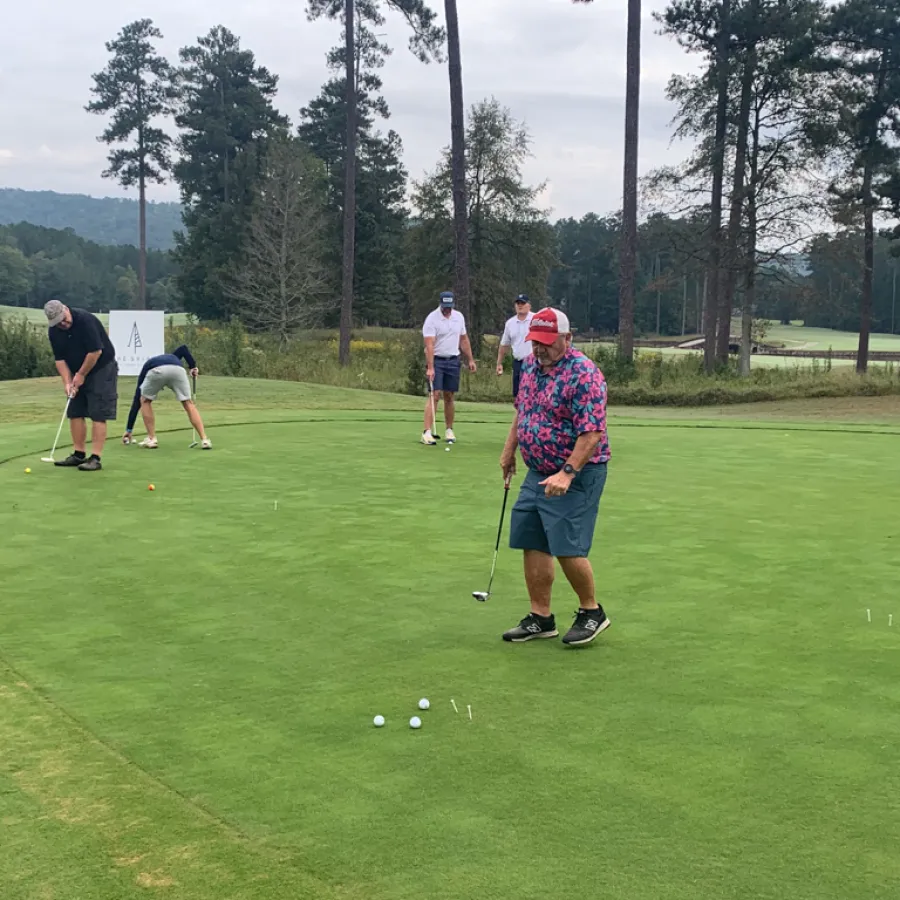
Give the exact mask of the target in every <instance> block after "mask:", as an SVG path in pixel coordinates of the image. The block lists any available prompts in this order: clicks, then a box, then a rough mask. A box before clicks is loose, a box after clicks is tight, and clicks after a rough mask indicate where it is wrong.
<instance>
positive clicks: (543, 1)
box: [0, 0, 693, 218]
mask: <svg viewBox="0 0 900 900" xmlns="http://www.w3.org/2000/svg"><path fill="white" fill-rule="evenodd" d="M433 5H434V7H435V8H438V9H439V11H440V12H441V13H442V12H443V3H442V2H439V0H437V2H434V3H433ZM625 6H626V0H597V2H596V3H594V4H592V5H590V6H575V5H572V3H571V2H570V0H459V16H460V28H461V32H462V54H463V80H464V91H465V99H466V105H467V106H468V105H470V104H471V103H474V102H476V101H478V100H481V99H484V98H485V97H488V96H491V95H493V96H495V97H496V98H497V99H498V100H499V101H500V102H501V103H503V104H504V105H506V106H509V107H510V108H511V110H512V112H513V114H514V115H515V116H516V118H518V119H522V120H524V121H525V122H526V123H527V125H528V128H529V130H530V132H531V134H532V137H533V141H534V143H533V151H534V159H533V160H531V161H530V163H529V165H528V167H527V170H526V177H527V178H528V180H529V181H530V182H532V183H537V182H540V181H544V180H546V181H547V182H548V190H547V194H546V196H545V203H546V205H547V206H549V207H551V208H552V214H553V217H554V218H556V217H559V216H581V215H583V214H584V213H586V212H597V213H600V214H606V213H608V212H611V211H613V210H615V209H617V208H618V207H619V205H620V198H621V160H622V127H623V98H624V91H625ZM663 6H664V2H663V0H649V2H648V0H645V2H644V15H645V18H644V24H643V54H642V55H643V71H642V78H641V83H642V87H641V90H642V97H641V104H642V110H641V153H640V170H641V174H643V173H645V172H647V171H648V170H650V169H652V168H655V167H656V166H659V165H660V164H663V163H665V162H671V161H672V160H673V159H675V158H677V157H680V156H681V155H683V152H684V148H682V147H678V146H675V147H673V146H670V143H669V139H670V129H669V121H670V119H671V117H672V113H673V110H672V108H671V107H670V105H669V104H668V103H667V102H666V100H665V96H664V89H665V85H666V82H667V80H668V78H669V77H670V76H671V74H672V73H673V72H685V71H689V70H690V69H691V68H692V67H693V61H692V60H691V59H689V58H688V57H686V56H685V55H684V54H683V53H682V51H681V50H680V49H679V48H678V47H677V46H676V45H675V44H674V42H672V41H671V40H669V39H668V38H663V37H660V36H658V35H657V34H655V31H656V29H657V26H656V24H655V23H654V22H653V21H652V19H651V18H650V16H651V13H652V11H653V10H655V9H660V8H662V7H663ZM304 8H305V2H304V0H144V2H139V0H87V2H84V3H76V2H73V0H25V2H15V0H7V2H6V3H5V4H4V11H3V27H2V29H0V186H2V187H19V188H27V189H31V190H39V189H46V190H55V191H61V192H74V193H85V194H91V195H93V196H109V195H113V196H114V195H121V194H122V191H121V189H119V188H118V186H117V185H116V184H115V183H114V182H111V181H109V180H106V179H103V178H101V177H100V172H101V171H102V170H103V168H104V159H105V155H106V148H105V147H104V146H103V145H101V144H99V143H98V142H97V141H96V135H97V134H98V133H99V132H100V130H101V129H102V127H103V121H102V119H101V118H100V117H98V116H92V115H89V114H88V113H86V112H84V109H83V107H84V105H85V103H87V102H88V101H89V99H90V93H89V91H90V85H91V74H92V73H93V72H97V71H99V70H100V69H102V68H103V67H104V66H105V64H106V61H107V59H108V54H107V52H106V49H105V47H104V43H105V42H106V41H107V40H110V39H112V38H114V37H115V35H116V33H117V32H118V31H119V29H120V28H121V27H122V26H123V25H125V24H127V23H128V22H131V21H133V20H135V19H138V18H141V17H145V16H146V17H149V18H152V19H153V20H154V22H155V24H156V25H157V26H158V27H159V28H160V29H161V30H162V32H163V34H164V35H165V38H164V40H163V41H162V42H161V44H160V49H161V50H162V52H163V53H164V54H165V55H166V56H167V57H168V58H169V59H170V60H171V61H173V62H174V61H177V53H178V49H179V48H180V47H183V46H185V45H188V44H191V43H194V41H195V40H196V38H197V37H198V36H199V35H201V34H205V33H206V32H207V31H208V30H209V29H210V27H212V26H213V25H218V24H222V25H225V26H226V27H228V28H230V29H231V30H232V31H233V32H235V33H236V34H237V35H238V36H239V37H240V38H241V40H242V45H243V46H244V47H245V48H246V49H250V50H252V51H253V52H254V53H255V54H256V58H257V60H258V62H259V63H261V64H262V65H265V66H267V67H268V68H269V69H270V70H271V71H273V72H274V73H276V74H277V75H278V76H279V78H280V81H279V93H278V106H279V108H280V109H281V110H282V111H283V112H284V113H286V114H288V115H289V116H290V117H291V119H292V120H294V121H296V118H297V111H298V110H299V108H300V107H301V106H303V105H304V104H306V103H307V102H308V101H309V100H310V99H311V98H313V97H314V96H315V95H316V94H317V93H318V91H319V88H320V87H321V85H322V83H323V82H324V81H325V79H326V77H327V73H326V70H325V62H324V54H325V52H326V50H327V49H328V48H329V47H331V46H333V45H334V44H336V43H337V42H338V41H339V40H340V31H339V26H338V25H337V24H336V23H333V22H316V23H310V22H308V21H307V20H306V18H305V16H304V14H303V10H304ZM389 19H390V21H389V22H388V25H387V26H386V28H385V31H386V33H387V38H386V39H387V41H388V42H389V43H390V44H391V45H392V46H393V47H394V48H395V51H394V54H393V56H392V57H391V59H390V60H389V61H388V64H387V66H386V67H385V69H384V72H383V77H384V83H385V84H384V94H385V97H386V98H387V101H388V103H389V104H390V106H391V110H392V113H393V115H392V117H391V123H390V124H391V127H393V128H394V129H396V130H397V131H398V132H399V134H400V135H401V137H402V138H403V142H404V147H405V162H406V165H407V168H408V169H409V172H410V175H411V177H412V178H420V177H421V176H422V175H423V174H424V173H425V172H426V171H427V170H430V169H432V168H433V167H434V165H435V163H436V161H437V158H438V155H439V152H440V149H441V148H442V147H443V146H445V145H446V144H447V143H448V142H449V132H450V127H449V94H448V86H447V72H446V66H445V65H435V64H431V65H427V66H425V65H422V64H421V63H419V62H417V61H416V60H415V59H414V58H413V56H412V55H411V54H410V53H409V52H408V50H407V49H406V40H407V36H406V33H405V26H404V24H403V22H402V21H400V20H399V19H398V17H397V16H396V15H395V14H390V15H389ZM150 196H151V199H156V200H177V199H178V193H177V189H176V187H175V186H174V185H171V184H169V185H165V186H162V187H155V186H154V187H153V188H152V190H151V195H150Z"/></svg>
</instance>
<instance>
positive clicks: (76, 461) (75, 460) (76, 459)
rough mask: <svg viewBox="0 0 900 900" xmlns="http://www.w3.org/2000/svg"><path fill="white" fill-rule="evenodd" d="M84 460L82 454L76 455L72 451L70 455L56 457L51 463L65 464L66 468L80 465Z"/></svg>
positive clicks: (55, 464) (56, 464)
mask: <svg viewBox="0 0 900 900" xmlns="http://www.w3.org/2000/svg"><path fill="white" fill-rule="evenodd" d="M84 461H85V457H84V456H76V455H75V454H74V453H73V454H71V455H70V456H67V457H66V458H65V459H58V460H56V462H54V463H53V465H54V466H66V467H68V468H75V467H76V466H80V465H81V464H82V463H83V462H84Z"/></svg>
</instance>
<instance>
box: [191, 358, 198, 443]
mask: <svg viewBox="0 0 900 900" xmlns="http://www.w3.org/2000/svg"><path fill="white" fill-rule="evenodd" d="M191 400H192V401H194V402H195V403H196V402H197V376H196V375H191ZM196 443H197V429H196V428H194V426H193V425H191V446H192V447H193V446H195V445H196Z"/></svg>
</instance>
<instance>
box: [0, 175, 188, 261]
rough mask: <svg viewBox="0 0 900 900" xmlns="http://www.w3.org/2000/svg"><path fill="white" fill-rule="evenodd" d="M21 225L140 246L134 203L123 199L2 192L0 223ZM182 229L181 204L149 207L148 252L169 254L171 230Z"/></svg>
mask: <svg viewBox="0 0 900 900" xmlns="http://www.w3.org/2000/svg"><path fill="white" fill-rule="evenodd" d="M19 222H28V223H30V224H32V225H42V226H44V227H45V228H60V229H64V228H71V229H72V231H74V232H75V234H77V235H79V237H83V238H87V240H90V241H95V242H96V243H98V244H106V245H107V246H123V245H127V244H130V245H132V246H137V244H138V202H137V200H131V199H129V198H125V197H89V196H87V195H86V194H58V193H56V191H23V190H20V189H18V188H0V225H16V224H18V223H19ZM181 227H182V224H181V204H179V203H148V204H147V249H148V250H171V249H172V248H173V247H174V246H175V238H174V236H173V235H174V232H175V231H180V230H181Z"/></svg>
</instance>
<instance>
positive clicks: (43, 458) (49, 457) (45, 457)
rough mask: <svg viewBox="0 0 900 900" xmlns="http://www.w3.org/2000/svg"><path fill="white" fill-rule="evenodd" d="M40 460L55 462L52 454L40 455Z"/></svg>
mask: <svg viewBox="0 0 900 900" xmlns="http://www.w3.org/2000/svg"><path fill="white" fill-rule="evenodd" d="M41 462H51V463H52V462H56V460H55V459H54V458H53V457H52V456H42V457H41Z"/></svg>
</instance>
